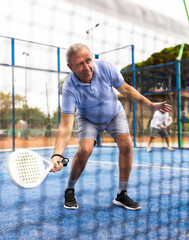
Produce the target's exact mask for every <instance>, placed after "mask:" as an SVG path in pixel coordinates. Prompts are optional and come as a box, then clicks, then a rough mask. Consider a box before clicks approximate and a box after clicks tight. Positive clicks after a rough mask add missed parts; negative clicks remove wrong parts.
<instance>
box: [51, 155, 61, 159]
mask: <svg viewBox="0 0 189 240" xmlns="http://www.w3.org/2000/svg"><path fill="white" fill-rule="evenodd" d="M55 156H58V157H61V158H64V157H63V156H62V155H60V154H53V155H52V157H51V159H52V158H53V157H55Z"/></svg>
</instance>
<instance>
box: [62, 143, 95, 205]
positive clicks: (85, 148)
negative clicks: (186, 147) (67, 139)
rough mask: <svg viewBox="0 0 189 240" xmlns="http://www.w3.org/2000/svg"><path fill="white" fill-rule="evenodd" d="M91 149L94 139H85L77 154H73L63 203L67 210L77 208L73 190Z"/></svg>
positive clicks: (80, 144)
mask: <svg viewBox="0 0 189 240" xmlns="http://www.w3.org/2000/svg"><path fill="white" fill-rule="evenodd" d="M93 147H94V139H89V138H86V139H83V140H81V141H80V142H79V147H78V150H77V153H76V154H75V156H74V158H73V160H72V165H71V171H70V176H69V180H68V185H67V189H66V191H65V203H64V207H65V208H68V209H77V208H78V204H77V201H76V199H75V190H74V188H75V184H76V182H77V180H78V179H79V177H80V175H81V173H82V172H83V170H84V169H85V166H86V164H87V161H88V159H89V157H90V155H91V153H92V151H93Z"/></svg>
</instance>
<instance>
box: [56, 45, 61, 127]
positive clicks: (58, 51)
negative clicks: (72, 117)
mask: <svg viewBox="0 0 189 240" xmlns="http://www.w3.org/2000/svg"><path fill="white" fill-rule="evenodd" d="M57 69H58V126H59V125H60V118H61V115H60V48H59V47H58V48H57Z"/></svg>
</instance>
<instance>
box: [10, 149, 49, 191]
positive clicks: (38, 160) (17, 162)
mask: <svg viewBox="0 0 189 240" xmlns="http://www.w3.org/2000/svg"><path fill="white" fill-rule="evenodd" d="M44 162H45V164H46V165H48V167H47V168H46V165H45V164H44ZM52 167H53V164H52V163H51V162H49V161H47V160H45V159H43V158H42V157H41V156H40V155H39V154H37V153H35V152H33V151H31V150H27V149H20V150H17V151H15V152H13V153H11V155H10V156H9V158H8V162H7V169H8V174H9V176H10V178H11V180H12V182H13V183H14V184H16V185H17V186H19V187H22V188H33V187H36V186H38V185H39V184H40V183H41V182H42V181H43V180H44V179H45V177H46V175H47V173H48V172H49V171H50V170H51V168H52Z"/></svg>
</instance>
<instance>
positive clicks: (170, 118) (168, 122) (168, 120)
mask: <svg viewBox="0 0 189 240" xmlns="http://www.w3.org/2000/svg"><path fill="white" fill-rule="evenodd" d="M172 121H173V119H172V117H168V118H167V119H166V121H165V125H166V126H167V127H168V126H170V125H171V123H172Z"/></svg>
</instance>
